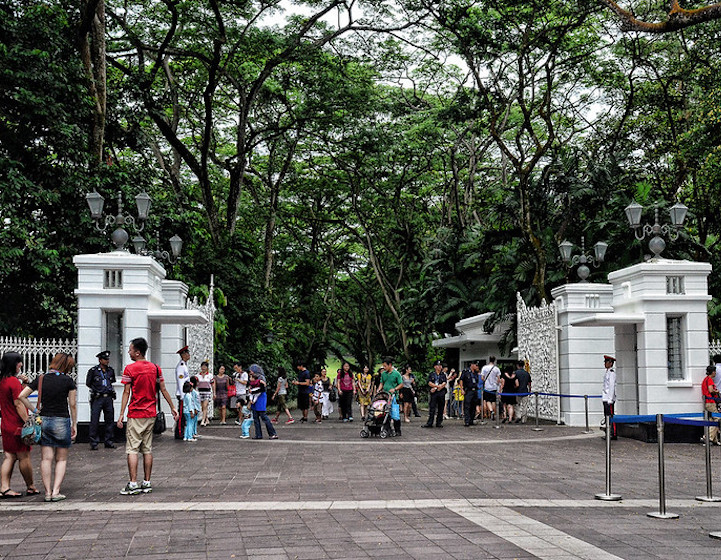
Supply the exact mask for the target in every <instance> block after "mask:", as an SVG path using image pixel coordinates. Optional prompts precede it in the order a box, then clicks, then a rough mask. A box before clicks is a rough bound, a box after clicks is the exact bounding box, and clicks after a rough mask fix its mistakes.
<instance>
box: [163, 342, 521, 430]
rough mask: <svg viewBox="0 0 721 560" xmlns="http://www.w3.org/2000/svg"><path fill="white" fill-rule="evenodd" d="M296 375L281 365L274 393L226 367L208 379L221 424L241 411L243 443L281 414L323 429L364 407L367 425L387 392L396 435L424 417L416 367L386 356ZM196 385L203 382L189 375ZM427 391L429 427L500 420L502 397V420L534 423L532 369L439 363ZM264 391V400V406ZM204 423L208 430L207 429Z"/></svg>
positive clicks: (260, 377)
mask: <svg viewBox="0 0 721 560" xmlns="http://www.w3.org/2000/svg"><path fill="white" fill-rule="evenodd" d="M178 353H179V354H180V355H181V360H180V362H179V364H178V367H177V368H176V379H177V383H178V402H179V407H180V408H181V409H182V403H181V396H182V389H181V387H182V382H183V380H184V379H185V378H186V377H187V360H188V359H189V354H188V348H187V347H184V348H182V349H181V350H180V351H179V352H178ZM206 366H207V365H206V364H204V365H203V366H201V374H204V372H205V371H206V369H207V367H206ZM295 369H296V376H295V378H294V379H292V380H289V377H288V374H287V372H286V370H285V368H283V367H279V368H278V371H277V381H276V382H275V387H268V386H267V385H268V382H267V379H266V376H265V373H264V372H263V369H262V368H261V367H260V366H258V365H257V364H254V365H251V366H250V367H249V368H248V370H247V371H246V370H245V369H244V368H243V365H242V364H241V363H239V362H236V363H235V364H234V365H233V373H232V374H231V375H230V376H227V375H225V367H224V366H222V365H221V366H220V367H219V368H218V375H216V376H215V378H209V379H208V384H209V393H208V397H207V400H208V401H210V400H213V402H214V404H215V406H216V408H218V409H219V410H220V424H221V425H224V424H226V423H227V422H226V415H227V412H226V410H227V409H228V408H230V409H231V410H235V411H236V413H237V420H236V424H238V425H240V426H241V427H242V433H241V435H240V437H241V438H243V439H245V438H249V437H250V434H249V431H248V429H249V427H250V426H251V425H253V426H254V427H255V432H254V435H253V437H254V438H257V439H261V438H262V437H263V434H262V430H261V427H262V424H266V425H267V426H270V427H271V428H272V424H277V423H278V422H280V421H281V416H284V417H285V420H284V421H285V423H286V424H293V423H295V422H296V421H298V422H300V423H306V422H310V421H312V422H313V423H315V424H322V423H323V422H324V421H328V420H331V419H332V418H333V416H334V413H337V420H338V421H339V422H344V423H345V422H353V421H354V420H355V417H354V409H355V408H356V407H357V410H358V412H359V413H360V420H361V421H365V420H366V417H367V415H368V414H369V408H370V406H371V401H372V399H373V397H374V396H375V395H377V394H378V393H379V392H380V391H387V392H388V393H389V394H390V395H391V398H392V400H393V402H394V404H397V406H398V409H399V418H398V419H394V420H395V421H396V422H397V424H396V425H395V428H394V433H395V435H398V434H400V433H401V428H400V424H401V423H409V422H411V418H414V417H416V418H418V417H420V416H421V415H420V413H419V412H418V396H419V392H420V391H421V390H423V389H424V388H425V387H419V385H418V381H417V379H416V376H415V375H414V373H413V368H412V367H411V365H409V364H407V365H405V366H403V367H402V368H401V371H398V370H397V369H396V368H395V366H394V364H393V359H392V358H390V357H388V358H384V360H383V366H382V367H381V368H378V370H377V371H375V372H372V371H371V370H370V368H369V367H368V366H364V367H363V368H362V369H360V370H357V371H355V372H354V371H353V368H352V366H351V364H350V363H349V362H347V361H346V362H343V364H342V365H341V367H340V368H339V369H338V370H337V372H336V375H335V378H333V379H331V377H330V376H329V375H328V371H327V369H326V368H325V367H322V368H320V369H319V370H318V371H316V372H314V373H313V374H311V373H310V371H309V369H308V367H307V366H306V364H305V363H303V362H302V361H299V362H296V363H295ZM189 379H190V382H191V384H193V386H195V383H196V376H190V377H189ZM396 381H397V383H396ZM291 385H293V386H295V387H296V389H297V405H296V407H297V410H298V415H297V419H296V417H294V416H293V414H292V413H291V411H290V409H289V405H288V394H289V387H290V386H291ZM424 385H425V383H424ZM228 388H230V389H231V390H228ZM259 388H260V389H259ZM427 390H428V396H429V412H430V415H429V419H428V421H427V422H426V423H425V424H423V427H427V428H428V427H433V426H434V425H435V426H436V427H442V426H443V420H445V419H449V418H462V419H463V420H464V425H466V426H471V425H473V424H474V423H475V422H476V421H481V422H483V421H485V420H487V419H490V420H495V418H496V414H497V411H496V408H497V402H496V401H497V395H501V396H500V402H501V406H500V408H499V413H500V415H501V421H502V422H503V423H505V422H509V423H510V422H515V423H525V422H526V420H527V417H528V402H529V399H528V393H529V392H530V391H531V377H530V374H529V373H528V371H527V364H525V362H523V361H519V362H517V363H516V364H515V368H514V367H513V365H506V366H504V367H503V371H501V369H500V368H499V367H498V366H497V365H496V358H495V356H490V357H489V360H488V363H485V362H481V361H474V362H471V363H470V364H469V366H468V368H467V369H465V370H463V371H462V372H461V373H460V374H458V373H457V372H456V370H455V369H453V368H450V369H449V367H448V365H447V364H446V363H444V362H442V361H440V360H439V361H436V362H435V364H434V366H433V372H432V373H431V374H430V375H429V376H428V381H427ZM260 393H263V394H264V396H263V398H262V399H260V401H259V400H258V396H259V395H260ZM265 393H270V394H269V395H266V394H265ZM196 401H197V398H196ZM201 402H202V398H201ZM268 406H271V407H272V406H274V408H275V415H273V416H272V418H271V419H270V420H269V421H268V422H266V417H267V408H268ZM189 408H190V405H187V406H185V409H186V410H187V409H189ZM311 412H312V414H313V416H312V417H310V413H311ZM204 418H205V417H204ZM202 425H207V424H206V423H201V426H202ZM243 426H245V427H244V428H243ZM267 432H268V434H269V437H271V438H273V439H276V438H277V433H276V432H275V430H274V429H267ZM196 438H197V430H196V432H195V435H194V437H190V438H183V439H185V440H186V441H195V439H196Z"/></svg>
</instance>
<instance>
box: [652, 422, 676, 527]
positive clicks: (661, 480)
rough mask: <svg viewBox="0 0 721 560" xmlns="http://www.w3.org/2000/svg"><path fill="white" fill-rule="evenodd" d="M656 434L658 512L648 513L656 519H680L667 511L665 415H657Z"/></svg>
mask: <svg viewBox="0 0 721 560" xmlns="http://www.w3.org/2000/svg"><path fill="white" fill-rule="evenodd" d="M656 432H657V433H658V505H659V507H658V511H652V512H649V513H647V514H646V515H647V516H648V517H655V518H656V519H678V514H677V513H669V512H667V511H666V474H665V472H664V460H663V414H657V415H656Z"/></svg>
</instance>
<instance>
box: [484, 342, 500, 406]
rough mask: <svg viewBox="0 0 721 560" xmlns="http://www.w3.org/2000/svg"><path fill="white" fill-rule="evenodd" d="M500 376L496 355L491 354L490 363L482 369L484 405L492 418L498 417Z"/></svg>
mask: <svg viewBox="0 0 721 560" xmlns="http://www.w3.org/2000/svg"><path fill="white" fill-rule="evenodd" d="M500 376H501V370H500V369H498V367H497V366H496V357H495V356H489V357H488V363H487V364H486V365H485V366H483V368H482V369H481V379H482V380H483V406H484V407H485V408H486V411H487V413H488V417H489V418H490V419H491V420H495V418H496V393H497V392H498V378H499V377H500Z"/></svg>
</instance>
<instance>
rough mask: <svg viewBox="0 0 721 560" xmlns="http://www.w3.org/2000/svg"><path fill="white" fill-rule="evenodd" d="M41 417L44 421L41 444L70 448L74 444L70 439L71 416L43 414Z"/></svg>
mask: <svg viewBox="0 0 721 560" xmlns="http://www.w3.org/2000/svg"><path fill="white" fill-rule="evenodd" d="M41 418H42V421H43V433H42V436H40V445H41V446H44V447H64V448H65V449H67V448H69V447H70V445H71V444H72V441H71V439H70V418H62V417H60V416H41Z"/></svg>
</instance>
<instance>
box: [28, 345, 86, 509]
mask: <svg viewBox="0 0 721 560" xmlns="http://www.w3.org/2000/svg"><path fill="white" fill-rule="evenodd" d="M73 367H75V360H74V359H73V357H72V356H71V355H70V354H65V353H62V352H61V353H58V354H55V357H54V358H53V360H52V361H51V362H50V367H49V371H48V373H47V374H45V375H43V376H38V377H36V378H35V379H34V380H33V382H32V383H30V385H28V386H27V387H25V388H24V389H23V390H22V391H21V393H20V395H19V396H18V398H19V400H20V401H22V403H23V404H24V405H25V406H26V407H28V409H32V405H31V404H30V401H29V400H28V396H30V394H31V393H33V392H35V391H37V390H38V388H39V387H40V391H39V393H41V394H40V396H39V402H38V408H39V409H41V412H40V419H41V420H42V426H43V431H42V435H41V436H40V448H41V450H42V461H41V463H40V474H41V475H42V478H43V486H45V501H46V502H59V501H61V500H64V499H65V496H64V495H63V494H61V493H60V485H61V484H62V483H63V479H64V478H65V469H66V468H67V464H68V449H70V445H72V440H73V439H75V436H76V435H77V409H76V395H77V388H76V386H75V381H73V379H72V377H70V376H69V375H68V372H69V371H70V370H71V369H73ZM41 382H42V385H40V383H41ZM53 460H55V480H54V481H53Z"/></svg>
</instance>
